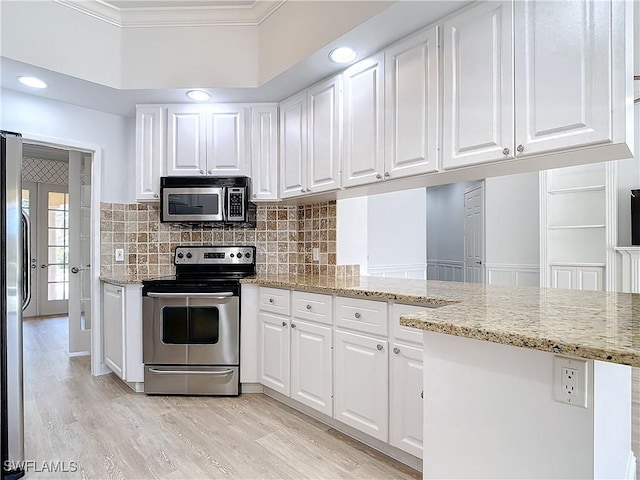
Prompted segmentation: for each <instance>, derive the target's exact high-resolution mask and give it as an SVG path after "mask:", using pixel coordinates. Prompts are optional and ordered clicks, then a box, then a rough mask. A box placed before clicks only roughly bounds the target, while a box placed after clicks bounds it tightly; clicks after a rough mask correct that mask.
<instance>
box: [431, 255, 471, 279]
mask: <svg viewBox="0 0 640 480" xmlns="http://www.w3.org/2000/svg"><path fill="white" fill-rule="evenodd" d="M463 266H464V264H463V262H447V261H442V260H427V279H428V280H443V281H447V282H462V281H464V275H463Z"/></svg>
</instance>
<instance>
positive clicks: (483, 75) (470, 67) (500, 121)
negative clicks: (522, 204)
mask: <svg viewBox="0 0 640 480" xmlns="http://www.w3.org/2000/svg"><path fill="white" fill-rule="evenodd" d="M512 17H513V6H512V3H511V2H499V3H495V2H489V3H480V4H478V5H477V6H475V7H473V8H471V9H469V10H466V11H464V12H463V13H461V14H460V15H457V16H455V17H453V18H451V19H449V20H447V21H446V22H445V23H444V27H443V30H444V32H443V54H444V101H443V123H444V124H443V140H442V164H443V167H444V168H445V169H446V168H453V167H460V166H466V165H473V164H477V163H484V162H489V161H494V160H499V159H507V158H512V157H513V134H514V124H513V22H512Z"/></svg>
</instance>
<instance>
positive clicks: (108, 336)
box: [102, 283, 126, 378]
mask: <svg viewBox="0 0 640 480" xmlns="http://www.w3.org/2000/svg"><path fill="white" fill-rule="evenodd" d="M123 292H124V289H123V287H120V286H117V285H111V284H108V283H105V284H104V287H103V290H102V297H103V298H102V321H103V327H102V328H103V332H104V337H103V348H104V363H106V364H107V366H108V367H109V368H110V369H111V370H113V373H115V374H116V375H117V376H118V377H120V378H124V377H125V373H126V372H125V368H124V365H125V362H124V293H123Z"/></svg>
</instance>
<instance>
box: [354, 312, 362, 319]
mask: <svg viewBox="0 0 640 480" xmlns="http://www.w3.org/2000/svg"><path fill="white" fill-rule="evenodd" d="M361 316H362V315H360V313H359V312H356V313H355V315H354V317H356V318H360V317H361Z"/></svg>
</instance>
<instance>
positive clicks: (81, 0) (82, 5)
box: [53, 0, 286, 28]
mask: <svg viewBox="0 0 640 480" xmlns="http://www.w3.org/2000/svg"><path fill="white" fill-rule="evenodd" d="M53 1H54V2H56V3H59V4H60V5H64V6H65V7H69V8H72V9H73V10H76V11H77V12H80V13H84V14H85V15H89V16H90V17H93V18H95V19H98V20H101V21H103V22H106V23H109V24H111V25H114V26H116V27H120V28H130V27H176V26H181V27H196V26H197V27H203V26H230V25H233V26H257V25H260V24H261V23H262V22H264V21H265V20H266V19H267V18H269V17H270V16H271V15H272V14H273V13H275V12H276V11H277V10H278V9H279V8H280V7H281V6H282V5H284V3H285V2H286V0H273V1H256V2H253V4H252V5H235V6H231V5H223V6H202V7H196V6H188V7H186V6H185V7H137V8H124V9H121V8H117V7H114V6H113V5H110V4H109V3H108V2H104V1H101V0H95V1H87V0H53Z"/></svg>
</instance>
